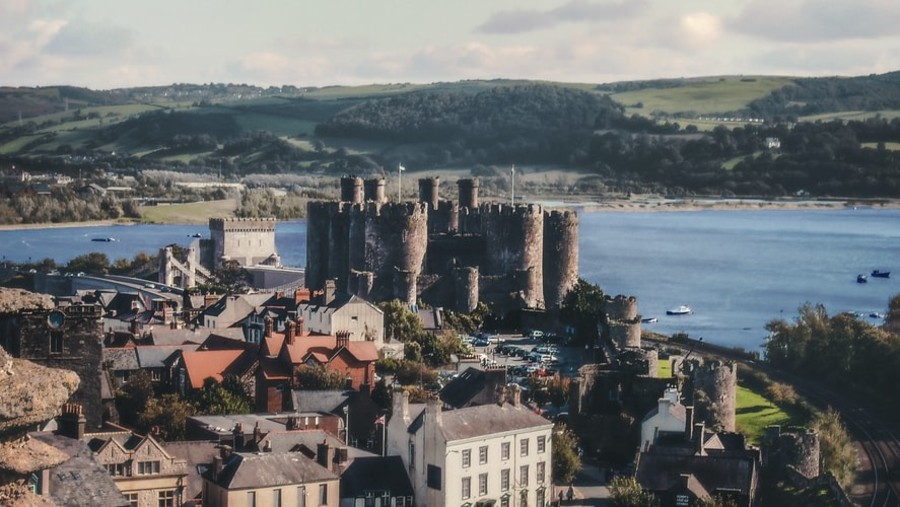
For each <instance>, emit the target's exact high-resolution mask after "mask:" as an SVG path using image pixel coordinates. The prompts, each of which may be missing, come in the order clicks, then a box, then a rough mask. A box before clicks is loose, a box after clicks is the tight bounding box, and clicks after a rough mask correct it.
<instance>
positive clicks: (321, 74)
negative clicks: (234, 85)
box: [215, 52, 335, 85]
mask: <svg viewBox="0 0 900 507" xmlns="http://www.w3.org/2000/svg"><path fill="white" fill-rule="evenodd" d="M225 71H226V73H227V74H228V77H222V76H218V77H215V79H217V80H222V79H225V80H232V81H237V82H242V83H255V84H260V85H283V84H298V85H304V84H314V83H315V84H318V83H322V82H327V81H329V80H332V79H333V76H334V72H335V69H334V68H333V66H332V64H331V62H330V60H329V58H327V57H325V56H322V55H316V56H306V57H297V56H285V55H283V54H280V53H275V52H256V53H250V54H247V55H244V56H242V57H240V58H238V59H237V60H236V61H232V62H230V63H228V64H226V66H225Z"/></svg>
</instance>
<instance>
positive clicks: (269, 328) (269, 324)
mask: <svg viewBox="0 0 900 507" xmlns="http://www.w3.org/2000/svg"><path fill="white" fill-rule="evenodd" d="M272 327H273V323H272V317H269V316H268V315H267V316H266V338H271V337H272Z"/></svg>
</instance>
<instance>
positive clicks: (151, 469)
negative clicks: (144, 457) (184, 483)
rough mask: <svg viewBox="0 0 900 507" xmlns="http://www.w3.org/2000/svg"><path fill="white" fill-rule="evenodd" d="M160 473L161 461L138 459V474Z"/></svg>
mask: <svg viewBox="0 0 900 507" xmlns="http://www.w3.org/2000/svg"><path fill="white" fill-rule="evenodd" d="M158 473H159V461H138V475H150V474H158Z"/></svg>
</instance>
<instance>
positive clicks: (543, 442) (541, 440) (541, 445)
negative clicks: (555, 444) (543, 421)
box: [537, 435, 547, 452]
mask: <svg viewBox="0 0 900 507" xmlns="http://www.w3.org/2000/svg"><path fill="white" fill-rule="evenodd" d="M537 444H538V448H537V452H544V451H546V450H547V437H545V436H544V435H541V436H539V437H537Z"/></svg>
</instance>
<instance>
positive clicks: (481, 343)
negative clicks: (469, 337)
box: [473, 338, 491, 347]
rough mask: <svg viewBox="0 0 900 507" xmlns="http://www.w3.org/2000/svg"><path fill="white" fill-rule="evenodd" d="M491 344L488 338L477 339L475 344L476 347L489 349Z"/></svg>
mask: <svg viewBox="0 0 900 507" xmlns="http://www.w3.org/2000/svg"><path fill="white" fill-rule="evenodd" d="M490 344H491V342H490V341H488V339H487V338H477V339H476V340H475V342H474V343H473V345H475V346H476V347H487V346H488V345H490Z"/></svg>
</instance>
